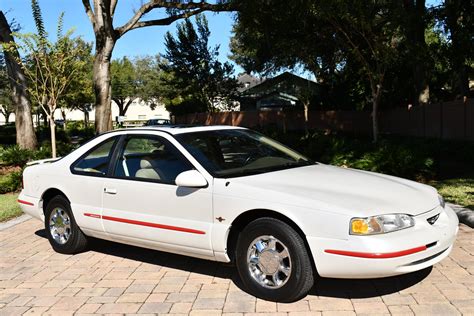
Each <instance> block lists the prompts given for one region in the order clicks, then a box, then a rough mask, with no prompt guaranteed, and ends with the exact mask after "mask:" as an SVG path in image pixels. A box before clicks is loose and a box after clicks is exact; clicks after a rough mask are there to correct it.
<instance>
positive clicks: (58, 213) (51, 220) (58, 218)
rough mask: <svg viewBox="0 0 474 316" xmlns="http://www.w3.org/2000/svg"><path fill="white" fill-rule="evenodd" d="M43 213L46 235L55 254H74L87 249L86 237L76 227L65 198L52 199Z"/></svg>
mask: <svg viewBox="0 0 474 316" xmlns="http://www.w3.org/2000/svg"><path fill="white" fill-rule="evenodd" d="M44 213H45V214H44V217H45V218H44V220H45V229H46V235H47V236H48V240H49V243H50V244H51V246H52V247H53V249H54V250H55V251H56V252H59V253H63V254H74V253H78V252H81V251H83V250H84V249H85V248H86V247H87V237H86V236H85V235H84V233H83V232H82V231H81V229H80V228H79V226H77V224H76V221H75V219H74V216H73V214H72V211H71V205H70V204H69V201H68V200H67V199H66V198H65V197H63V196H60V195H59V196H56V197H54V198H52V199H51V201H50V202H49V203H48V205H47V206H46V210H45V212H44Z"/></svg>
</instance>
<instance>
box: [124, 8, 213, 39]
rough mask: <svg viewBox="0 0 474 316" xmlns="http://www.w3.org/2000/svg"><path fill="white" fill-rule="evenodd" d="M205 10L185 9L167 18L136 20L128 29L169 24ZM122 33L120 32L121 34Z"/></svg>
mask: <svg viewBox="0 0 474 316" xmlns="http://www.w3.org/2000/svg"><path fill="white" fill-rule="evenodd" d="M204 11H205V10H203V9H197V10H194V11H187V12H184V13H181V14H177V15H173V16H170V17H167V18H163V19H156V20H149V21H140V22H137V23H136V24H135V25H134V26H132V27H131V28H130V29H129V31H130V30H134V29H138V28H142V27H146V26H154V25H170V24H171V23H173V22H175V21H177V20H180V19H186V18H189V17H192V16H193V15H196V14H199V13H202V12H204ZM121 35H122V34H121Z"/></svg>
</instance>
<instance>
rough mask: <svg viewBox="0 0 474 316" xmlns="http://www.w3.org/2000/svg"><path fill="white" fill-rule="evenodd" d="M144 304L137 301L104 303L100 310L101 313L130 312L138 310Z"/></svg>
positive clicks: (98, 311)
mask: <svg viewBox="0 0 474 316" xmlns="http://www.w3.org/2000/svg"><path fill="white" fill-rule="evenodd" d="M141 305H142V304H137V303H115V304H104V305H102V306H101V307H100V308H99V309H98V310H97V313H99V314H115V313H117V314H124V313H125V314H128V313H135V312H137V311H138V310H139V309H140V307H141Z"/></svg>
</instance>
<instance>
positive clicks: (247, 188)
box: [227, 164, 439, 216]
mask: <svg viewBox="0 0 474 316" xmlns="http://www.w3.org/2000/svg"><path fill="white" fill-rule="evenodd" d="M228 181H229V182H230V183H231V185H230V186H231V187H232V188H233V189H234V190H228V191H227V192H228V193H229V192H233V193H234V194H232V195H235V192H240V194H242V197H247V198H253V199H257V200H262V199H263V200H268V201H271V202H278V203H282V204H291V205H295V206H299V207H306V208H313V209H318V210H321V211H330V212H338V213H343V214H349V215H355V216H371V215H380V214H390V213H405V214H410V215H417V214H421V213H424V212H427V211H429V210H432V209H433V208H435V207H437V206H438V205H439V200H438V195H437V191H436V190H435V189H434V188H432V187H430V186H427V185H424V184H420V183H417V182H414V181H410V180H406V179H402V178H397V177H393V176H387V175H383V174H378V173H373V172H368V171H362V170H356V169H347V168H340V167H335V166H330V165H324V164H316V165H311V166H306V167H299V168H292V169H286V170H281V171H274V172H268V173H264V174H259V175H253V176H246V177H239V178H233V179H228Z"/></svg>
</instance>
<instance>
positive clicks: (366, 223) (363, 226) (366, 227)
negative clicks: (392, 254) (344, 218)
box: [349, 214, 415, 235]
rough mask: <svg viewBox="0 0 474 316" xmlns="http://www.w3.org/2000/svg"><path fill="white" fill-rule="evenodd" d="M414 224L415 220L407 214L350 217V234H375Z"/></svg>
mask: <svg viewBox="0 0 474 316" xmlns="http://www.w3.org/2000/svg"><path fill="white" fill-rule="evenodd" d="M413 225H415V220H414V219H413V217H411V216H410V215H408V214H387V215H377V216H371V217H355V218H352V219H351V227H350V229H349V232H350V234H351V235H375V234H384V233H390V232H394V231H396V230H400V229H405V228H409V227H412V226H413Z"/></svg>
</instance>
